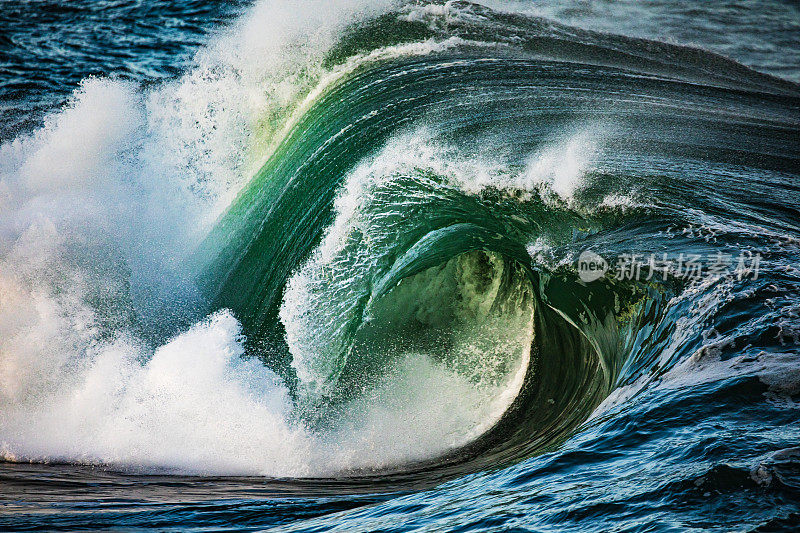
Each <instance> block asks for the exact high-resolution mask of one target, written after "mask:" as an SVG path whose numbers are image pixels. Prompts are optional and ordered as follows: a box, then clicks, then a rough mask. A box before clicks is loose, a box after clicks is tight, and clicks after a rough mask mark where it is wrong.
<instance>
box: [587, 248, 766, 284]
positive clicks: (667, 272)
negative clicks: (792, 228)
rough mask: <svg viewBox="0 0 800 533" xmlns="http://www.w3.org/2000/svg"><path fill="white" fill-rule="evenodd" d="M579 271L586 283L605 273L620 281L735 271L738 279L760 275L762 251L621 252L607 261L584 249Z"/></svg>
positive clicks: (700, 276) (688, 277)
mask: <svg viewBox="0 0 800 533" xmlns="http://www.w3.org/2000/svg"><path fill="white" fill-rule="evenodd" d="M577 267H578V275H579V276H580V278H581V280H582V281H584V282H585V283H589V282H592V281H596V280H598V279H600V278H602V277H604V276H608V277H612V278H614V279H617V280H619V281H622V280H633V281H650V280H652V279H662V280H665V279H667V278H668V277H672V278H680V279H685V280H689V281H696V280H700V279H703V278H717V277H723V276H729V275H733V276H736V278H737V279H739V280H743V279H751V280H756V279H758V273H759V268H760V267H761V254H760V253H753V252H749V251H746V252H741V253H740V254H739V255H738V256H736V257H734V256H733V255H732V254H725V253H722V252H719V251H718V252H717V253H715V254H713V255H710V256H705V257H704V256H702V255H700V254H685V253H681V254H678V255H670V254H666V253H663V254H620V255H618V256H617V257H616V259H615V260H613V261H611V262H609V261H606V260H605V259H604V258H603V257H601V256H600V255H599V254H597V253H595V252H593V251H591V250H584V251H583V252H582V253H581V255H580V256H579V257H578V263H577Z"/></svg>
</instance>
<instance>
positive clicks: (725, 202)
mask: <svg viewBox="0 0 800 533" xmlns="http://www.w3.org/2000/svg"><path fill="white" fill-rule="evenodd" d="M482 4H483V5H482ZM562 4H565V3H562ZM570 5H571V4H570ZM676 5H682V4H680V3H679V2H677V3H676ZM554 6H555V7H554ZM559 6H561V7H559ZM625 6H626V7H625V8H624V9H627V10H629V11H630V10H632V11H631V12H637V11H636V10H637V9H644V8H640V7H635V6H630V5H627V3H626V4H625ZM567 7H569V6H567ZM567 7H564V6H563V5H561V4H559V5H556V4H552V5H551V4H547V5H541V6H538V5H535V6H533V5H531V4H529V3H526V2H512V3H509V4H505V3H503V4H501V3H497V2H482V3H480V4H479V3H471V2H467V1H458V0H457V1H448V2H439V1H432V2H407V3H402V2H390V1H386V2H382V1H377V2H367V1H361V0H358V1H356V0H353V1H345V2H336V3H335V5H333V6H332V5H329V3H328V2H321V1H319V2H318V1H311V2H304V3H302V4H301V5H300V6H297V5H295V3H293V2H283V1H263V2H256V3H255V4H254V5H252V6H249V7H248V8H247V9H246V10H245V11H244V12H243V13H242V14H241V15H239V16H238V18H236V20H235V21H233V22H231V23H229V24H228V25H226V26H223V27H222V28H220V29H218V30H217V31H216V33H214V35H213V36H212V37H211V38H210V39H209V40H208V42H207V43H205V44H204V46H202V47H201V48H200V49H199V50H198V51H197V52H196V54H195V55H194V57H193V59H192V60H191V63H190V66H189V67H187V68H186V69H184V70H183V73H182V74H180V75H179V76H174V77H173V78H171V79H167V80H162V81H159V82H157V83H143V82H142V80H137V79H136V78H135V77H132V76H127V75H126V76H122V75H120V76H115V75H106V76H91V77H86V78H85V79H83V81H82V82H81V83H80V85H79V87H77V88H76V89H75V90H74V92H73V94H72V95H71V96H70V97H69V100H68V102H67V103H66V104H65V105H63V107H61V108H60V109H57V110H54V111H50V112H48V113H46V114H45V115H44V118H43V119H42V124H41V126H40V127H36V128H29V129H28V130H25V131H23V132H16V133H15V134H14V135H13V136H8V135H6V137H4V138H3V143H2V145H0V459H1V460H2V461H3V462H4V463H5V464H7V465H15V464H21V463H67V464H73V465H92V466H95V467H98V468H108V469H111V470H112V471H115V472H122V473H125V474H126V475H137V474H146V475H154V474H172V475H175V476H196V475H201V476H208V475H223V476H265V477H267V478H270V479H278V478H280V479H284V478H291V479H299V478H303V479H305V478H312V479H317V478H336V479H338V480H341V482H342V484H343V486H345V487H349V485H348V483H350V481H348V480H352V483H354V484H355V483H360V484H363V483H366V487H367V489H365V488H364V486H363V485H358V486H359V491H362V492H375V493H388V492H391V490H395V488H396V487H397V486H400V485H402V486H404V487H406V486H409V485H408V484H409V483H410V484H411V486H413V487H420V488H425V489H431V488H432V487H434V486H437V488H435V489H432V490H431V491H427V490H426V491H422V492H417V493H411V495H410V496H407V498H408V499H410V500H414V501H415V502H416V503H409V502H405V503H402V501H401V500H402V499H397V500H394V499H388V497H387V498H385V499H384V500H380V502H379V503H378V504H376V505H378V507H381V506H382V507H381V508H382V509H383V512H384V513H386V514H387V515H389V516H391V515H392V513H395V512H396V513H401V511H400V510H397V509H394V506H401V507H402V506H407V509H406V510H405V511H402V513H406V512H407V513H410V514H412V515H413V514H414V513H437V512H445V509H446V508H447V505H448V504H447V502H448V501H451V500H452V501H459V502H462V503H463V502H467V501H471V499H472V498H473V496H474V491H475V490H476V487H478V486H482V485H481V484H486V486H491V487H494V489H493V490H495V491H496V492H495V494H497V496H495V497H496V498H497V499H498V500H497V501H495V500H493V499H491V498H489V499H487V500H486V501H485V502H480V503H475V505H476V508H475V509H474V512H475V513H477V514H478V515H481V516H484V515H486V516H490V515H493V513H496V512H497V509H498V508H503V509H507V508H508V505H512V504H510V503H509V502H510V501H511V500H513V501H515V502H516V501H523V500H524V501H525V503H524V504H522V503H519V505H521V506H522V507H521V511H520V514H519V517H521V516H525V515H526V514H527V516H529V517H532V518H530V520H531V521H532V522H531V524H533V525H538V526H539V527H541V528H544V529H547V528H548V527H555V526H554V524H558V525H559V527H561V526H563V527H564V528H568V527H567V526H568V524H569V520H573V519H574V520H578V519H579V518H580V517H581V516H583V517H584V518H585V517H591V516H594V517H595V518H596V520H597V522H596V523H595V525H594V526H593V527H594V528H595V529H597V530H607V529H613V528H616V527H620V528H622V529H621V530H629V529H630V528H631V527H633V524H636V523H639V522H638V521H639V520H642V519H643V518H642V517H647V519H648V520H657V519H659V518H658V517H661V518H660V519H665V518H664V517H665V516H666V517H669V516H672V517H677V518H670V519H669V520H672V521H668V523H669V524H672V526H674V527H676V528H682V527H688V526H687V524H694V523H695V522H696V519H697V520H699V518H697V517H696V516H695V515H694V514H692V513H693V512H694V511H692V510H691V509H690V508H696V507H697V505H695V504H696V500H697V499H698V498H708V496H702V495H705V494H709V495H711V494H712V493H713V494H717V495H719V497H718V498H717V499H716V500H715V501H716V502H717V503H714V504H712V503H708V506H709V507H707V508H706V511H705V512H706V513H707V514H708V516H711V517H713V520H714V521H715V522H714V523H715V524H717V523H718V524H721V526H720V527H723V528H725V527H728V526H730V527H733V524H739V525H741V524H747V526H748V527H756V526H757V525H759V524H764V523H769V522H770V521H772V522H771V523H773V524H778V525H781V524H784V522H781V520H788V522H786V523H787V524H791V522H792V521H793V520H794V519H795V518H796V517H797V516H798V515H797V513H798V511H800V510H799V509H798V507H797V503H796V501H797V500H796V496H797V490H798V486H800V485H798V479H799V478H798V476H797V472H798V459H797V457H798V456H800V453H798V452H797V448H796V447H795V446H796V445H797V443H798V442H800V425H799V424H798V411H797V409H798V405H800V403H798V395H800V361H798V357H797V345H798V342H800V322H798V313H800V270H799V269H800V227H798V224H797V220H798V218H797V217H798V214H800V188H798V183H800V181H798V179H800V172H798V169H800V145H798V142H797V139H798V138H800V86H799V85H797V83H796V82H797V81H800V72H798V70H797V68H796V64H794V67H792V64H793V61H795V59H793V58H796V54H797V49H793V48H792V46H789V48H792V50H790V51H787V52H786V54H785V55H784V56H781V57H782V58H783V59H782V60H777V59H776V60H773V61H772V62H766V60H765V59H764V56H763V54H762V52H758V53H756V52H753V54H752V55H748V52H747V50H748V48H747V47H746V46H744V47H743V48H742V49H739V48H737V46H736V44H735V42H728V41H724V42H720V43H715V42H709V43H705V42H703V41H700V40H698V39H701V38H702V35H703V34H702V32H699V30H698V32H697V33H696V34H695V33H691V32H693V31H694V29H696V28H695V26H692V25H691V24H690V23H689V22H686V24H685V25H684V26H683V28H684V30H685V31H686V32H689V34H691V35H692V36H693V39H695V40H694V41H693V43H694V44H699V45H700V46H684V45H681V44H677V41H676V40H675V39H665V38H660V35H661V34H659V33H658V32H659V31H661V30H663V28H662V27H661V26H660V25H659V23H658V20H660V19H657V17H656V15H653V17H656V18H654V21H651V22H652V25H650V26H648V24H650V22H648V21H649V19H646V20H644V21H643V22H642V23H641V25H640V26H637V27H635V28H633V26H631V27H628V26H625V25H622V24H621V22H620V21H619V20H618V19H615V18H613V17H611V18H609V17H606V16H604V15H603V14H602V13H601V12H597V11H592V13H593V15H592V16H589V15H586V21H587V22H586V23H585V24H583V28H587V27H591V28H593V29H583V28H582V27H580V26H581V21H582V20H583V19H582V18H581V16H580V11H579V8H574V9H572V8H570V9H567ZM562 8H563V9H562ZM587 9H588V8H587ZM620 9H622V8H620ZM652 9H654V10H655V9H656V8H655V7H653V8H652ZM698 9H701V8H698ZM771 9H774V10H775V13H776V14H774V15H773V19H774V21H775V25H776V28H778V27H783V26H781V24H784V25H785V24H789V23H788V22H785V21H784V19H781V18H780V14H781V13H783V11H781V10H780V9H793V8H790V7H785V6H784V7H783V8H780V9H778V8H777V7H775V8H771ZM576 10H578V11H576ZM590 11H591V10H590ZM701 11H702V9H701ZM576 13H578V14H576ZM653 13H656V12H655V11H653ZM670 13H672V14H671V15H670V16H672V17H679V16H682V17H685V19H680V20H688V19H689V18H691V16H690V15H691V14H689V13H683V12H682V11H681V12H679V14H676V13H678V12H670ZM664 16H666V15H664ZM698 16H699V15H698ZM787 16H788V17H789V20H792V19H791V17H792V16H793V15H787ZM555 19H560V20H561V21H562V22H557V21H556V20H555ZM626 20H631V19H630V18H628V19H626ZM670 20H671V21H672V23H674V24H675V26H676V27H678V26H681V23H680V21H677V22H676V20H677V19H676V20H673V19H670ZM781 21H784V22H781ZM794 22H795V23H796V22H797V21H796V20H795V21H794ZM765 24H766V23H765ZM670 27H671V26H670ZM765 27H768V26H765ZM634 30H635V31H634ZM731 31H733V30H731ZM736 31H739V30H736ZM741 31H742V33H741V35H740V34H736V35H740V37H739V38H740V39H744V38H745V35H749V34H746V32H745V31H744V30H741ZM765 31H766V30H765ZM774 31H775V32H778V31H779V30H778V29H775V30H774ZM622 34H627V36H626V35H622ZM748 38H749V37H748ZM754 38H755V37H754ZM787 39H788V37H787ZM667 41H669V42H667ZM736 42H738V41H736ZM715 46H716V48H715ZM704 48H708V49H710V50H715V51H709V50H706V49H704ZM753 49H754V50H755V49H756V48H753ZM720 54H726V55H729V56H732V57H733V58H734V59H735V60H734V59H729V58H728V57H725V55H720ZM792 54H794V55H792ZM770 57H771V58H772V57H773V56H771V55H770ZM745 65H747V66H745ZM793 68H794V70H792V69H793ZM587 258H588V259H587ZM587 265H588V266H587ZM586 268H591V269H592V271H591V272H588V274H587V270H586ZM595 268H598V269H600V270H599V271H597V272H595V270H594V269H595ZM0 466H2V464H0ZM179 479H183V477H180V478H179ZM356 480H358V481H356ZM365 480H366V481H365ZM444 482H446V483H445V484H444V485H440V484H441V483H444ZM308 483H313V482H312V481H309V482H308ZM370 483H374V484H375V485H374V490H369V487H370V486H371V485H370ZM609 484H611V485H613V488H612V489H608V488H607V487H608V485H609ZM578 485H581V487H583V488H580V489H579V488H578ZM308 487H311V485H308ZM353 487H355V485H353ZM350 488H352V487H350ZM309 490H310V489H309ZM348 490H349V489H348ZM609 491H610V492H609ZM578 492H580V494H578ZM534 493H535V494H534ZM514 495H519V497H520V498H521V499H520V500H517V499H516V496H514ZM426 498H427V499H426ZM503 498H510V500H504V499H503ZM537 498H539V499H538V500H537ZM687 502H689V503H691V505H689V504H688V503H687ZM692 502H694V503H692ZM372 503H374V502H372ZM684 504H687V505H684ZM358 505H361V504H358ZM514 505H517V504H514ZM698 505H699V504H698ZM356 506H357V504H356V503H352V504H348V507H347V508H350V507H356ZM415 506H416V507H415ZM732 507H736V508H737V509H738V510H735V511H734V510H731V508H732ZM612 508H613V509H615V510H616V511H615V512H616V513H618V514H617V515H616V517H615V515H614V513H611V512H610V509H612ZM675 508H681V509H684V510H683V511H681V513H684V512H685V515H682V514H680V513H677V512H676V511H675ZM415 509H416V510H415ZM343 510H344V508H343ZM459 512H460V513H462V514H458V513H456V512H455V511H454V513H456V514H455V515H454V516H455V517H454V518H453V520H455V522H454V523H457V524H463V525H468V524H469V523H470V518H469V516H468V514H469V513H467V511H463V512H461V511H459ZM626 513H627V514H626ZM670 513H676V514H670ZM346 516H347V515H346V514H345V519H346ZM381 516H382V515H381V514H380V513H376V514H375V515H374V516H361V517H360V520H361V521H360V522H359V525H358V527H359V528H363V529H364V530H377V529H380V527H383V525H384V522H382V519H381V518H380V517H381ZM786 517H789V518H786ZM792 517H795V518H792ZM325 520H326V519H325V518H319V519H318V521H317V522H315V523H309V525H308V526H309V527H312V526H314V525H316V527H324V526H326V524H327V525H330V524H328V523H327V522H325ZM665 520H666V519H665ZM276 523H277V522H276ZM575 523H576V524H580V522H575ZM665 523H667V522H665ZM696 523H697V524H700V522H696ZM498 524H499V523H498ZM0 525H2V522H0ZM260 525H262V526H264V524H260ZM573 525H575V524H573ZM672 526H670V527H672ZM498 527H499V525H498ZM575 527H577V526H575ZM665 527H666V526H665ZM698 527H700V526H698ZM626 528H628V529H626ZM590 529H591V528H590Z"/></svg>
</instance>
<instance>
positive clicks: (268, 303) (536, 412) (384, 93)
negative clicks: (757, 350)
mask: <svg viewBox="0 0 800 533" xmlns="http://www.w3.org/2000/svg"><path fill="white" fill-rule="evenodd" d="M448 5H449V6H450V7H449V9H450V12H449V14H448V15H437V14H436V13H437V11H435V10H428V11H424V10H423V14H424V16H418V17H409V12H408V9H401V10H400V11H397V12H392V13H389V14H386V15H383V16H381V17H379V18H377V19H375V20H373V21H372V22H371V23H369V24H365V25H361V26H359V27H357V28H353V29H351V30H350V31H349V32H347V33H346V34H345V36H344V37H342V38H341V40H340V42H339V44H338V45H337V46H336V47H334V48H333V49H332V51H331V52H330V53H329V55H328V57H327V58H326V59H325V63H324V68H326V69H328V70H329V71H331V72H340V74H339V75H338V76H337V77H336V78H335V80H334V81H332V82H329V83H328V84H327V85H326V86H325V87H324V90H322V91H321V92H320V93H319V94H318V95H317V96H314V97H313V98H312V99H311V101H310V102H309V105H307V106H306V107H303V108H299V110H298V111H297V112H296V116H295V117H294V119H292V122H291V124H292V126H291V127H290V129H289V130H288V132H287V133H286V135H285V137H283V138H282V139H281V140H280V142H279V143H278V144H277V145H276V148H275V149H274V150H273V151H272V152H271V155H270V156H269V158H268V159H267V161H266V162H265V164H264V165H263V167H262V168H261V169H260V170H259V171H258V172H257V173H256V174H255V176H253V178H252V180H251V182H250V183H249V184H248V185H247V186H246V188H245V189H244V190H243V191H242V193H241V194H240V195H239V197H238V198H237V200H236V201H235V202H234V203H233V204H232V206H231V207H230V209H229V210H228V212H227V213H226V214H225V215H224V216H223V217H222V219H221V220H220V221H219V222H218V224H217V226H216V227H215V229H214V230H213V231H212V233H211V235H210V236H209V237H208V239H207V241H206V243H205V244H204V246H203V247H202V248H201V250H200V251H199V252H198V253H197V255H196V257H197V258H199V259H198V261H199V262H200V263H201V264H202V268H201V270H202V275H201V276H200V280H201V285H202V286H203V287H204V290H205V291H206V294H207V295H208V299H209V301H210V302H211V304H210V307H212V308H214V309H216V308H230V309H232V310H233V311H234V313H235V315H236V316H237V318H239V319H240V321H241V322H242V324H243V327H244V332H245V334H246V336H247V339H248V350H249V352H250V353H251V354H253V355H256V356H258V357H260V358H261V359H262V360H263V361H264V362H265V363H266V364H268V365H269V366H270V367H271V368H273V369H274V370H275V371H277V372H278V373H279V374H281V375H282V376H283V377H284V378H285V379H287V380H288V381H290V382H291V383H293V384H294V385H293V393H294V395H295V396H296V398H297V400H298V401H299V404H300V405H301V412H302V415H301V416H303V417H304V418H305V419H307V420H309V421H312V422H313V423H316V424H321V425H327V426H331V425H335V424H336V420H337V417H339V416H340V414H341V411H342V409H350V408H352V406H353V405H358V402H359V401H364V398H368V397H370V395H377V394H379V392H378V391H379V390H380V389H381V387H382V386H383V385H385V384H386V383H387V379H389V381H390V382H391V383H401V384H402V383H406V384H407V383H408V382H412V383H413V382H415V381H416V382H418V383H424V384H425V386H426V387H427V386H435V383H433V384H431V382H430V376H431V375H433V374H430V373H427V374H426V372H427V370H425V369H426V368H428V369H429V368H431V367H435V368H438V369H444V370H443V371H444V372H446V373H447V375H454V376H457V377H458V378H459V379H460V381H459V383H462V384H466V385H464V386H465V387H466V388H468V389H470V390H472V392H474V397H470V398H471V399H470V400H469V401H474V402H475V405H476V407H475V410H476V412H479V415H477V416H476V417H475V418H474V419H469V420H467V421H466V422H465V424H464V425H463V428H466V429H464V430H463V431H462V432H461V433H459V434H458V435H455V436H453V442H454V443H455V444H457V445H458V446H455V444H454V446H455V447H457V448H458V450H459V452H458V453H457V454H455V456H454V459H453V461H456V462H459V461H463V460H464V459H465V458H470V460H472V461H474V462H475V464H484V463H485V464H495V465H496V464H498V463H499V462H502V461H504V460H516V459H519V458H521V457H526V456H528V455H530V454H532V453H537V452H539V451H541V450H544V449H547V447H548V446H552V445H553V444H554V443H557V442H559V441H560V440H562V439H564V438H565V437H566V436H568V435H569V434H570V433H571V432H573V431H574V430H575V429H576V428H577V427H578V426H579V425H580V424H581V423H582V422H583V421H584V420H586V418H587V417H588V416H589V414H590V413H591V412H592V411H593V410H594V408H595V407H596V406H597V405H598V404H599V403H600V402H601V401H602V400H603V399H604V398H605V397H606V395H607V394H608V393H609V391H610V390H612V388H614V387H616V386H617V385H619V384H620V383H621V382H622V381H624V380H628V381H631V380H634V379H639V378H642V377H643V376H645V377H646V376H657V375H658V374H659V372H661V371H663V369H664V368H668V366H669V365H670V364H671V362H670V360H669V355H668V353H669V351H668V350H666V351H665V349H666V348H667V346H666V345H665V343H666V342H667V340H666V339H668V338H670V336H671V333H673V332H674V330H675V328H676V323H677V321H678V318H679V317H680V316H681V314H682V313H683V312H684V309H685V308H686V307H685V306H682V305H683V304H680V303H678V304H676V303H675V302H676V301H678V300H680V299H681V298H683V296H681V295H682V294H684V293H683V291H684V289H685V283H684V282H683V281H682V280H681V279H680V278H679V277H677V276H658V275H656V276H653V275H651V276H643V277H642V278H640V279H639V280H638V281H636V280H626V279H620V280H617V279H615V278H614V277H612V276H607V277H605V278H603V279H601V280H597V281H592V282H585V281H582V280H581V279H580V277H579V275H578V272H577V271H576V269H575V260H576V258H577V257H578V255H579V254H580V253H581V252H582V251H584V250H587V249H591V250H593V251H595V252H596V253H598V254H600V255H601V256H603V257H614V256H617V255H619V254H623V253H628V254H630V253H639V254H642V255H646V254H648V253H656V252H658V253H660V252H664V251H666V250H669V251H670V252H671V253H673V252H674V253H675V254H678V253H687V254H688V253H703V254H710V253H712V252H714V251H717V250H722V249H725V247H726V246H727V244H726V240H725V239H726V237H724V236H721V237H719V238H718V239H716V240H715V241H703V240H700V239H697V238H696V237H695V236H691V235H688V234H686V232H680V231H671V230H670V228H686V227H690V226H697V225H702V224H708V223H709V221H710V220H712V219H713V220H715V221H718V223H719V224H721V225H722V226H724V225H725V224H726V221H728V220H732V219H734V218H739V219H741V218H742V213H743V212H751V208H750V207H749V206H748V201H749V198H748V194H747V193H743V192H742V190H743V189H742V186H738V187H737V186H732V185H731V184H735V183H737V180H744V177H743V176H746V175H747V174H748V173H749V174H752V173H758V174H759V175H762V176H763V177H764V180H765V181H767V182H769V181H770V180H771V181H773V182H775V181H780V180H781V179H782V178H781V176H783V175H785V173H787V172H789V173H791V172H793V170H796V169H797V162H798V157H799V156H800V153H798V148H797V144H796V142H795V141H793V140H792V139H796V138H797V137H796V134H797V124H798V123H799V117H800V115H798V102H800V101H799V100H798V97H797V94H798V90H797V87H795V86H794V85H792V84H789V83H788V82H783V81H779V80H775V79H772V78H769V77H767V76H764V75H761V74H757V73H755V72H752V71H749V70H748V69H746V68H744V67H741V66H739V65H737V64H735V63H732V62H730V61H728V60H725V59H723V58H721V57H718V56H715V55H713V54H710V53H705V52H700V51H698V50H694V49H686V48H680V47H673V46H668V45H664V44H656V43H651V42H646V41H641V40H634V39H626V38H622V37H611V36H607V35H601V34H594V33H591V32H583V31H578V30H574V29H571V28H566V27H562V26H558V25H555V24H553V23H547V22H544V21H542V20H538V19H531V18H525V17H522V16H518V15H507V14H500V13H495V12H492V11H490V10H488V9H486V8H479V7H477V6H474V5H471V4H468V3H463V2H456V3H450V4H448ZM337 69H338V70H337ZM742 169H746V171H747V172H744V171H743V170H742ZM748 210H750V211H748ZM748 217H749V215H748ZM748 217H745V220H752V217H749V218H748ZM755 222H756V221H754V222H753V223H754V225H755ZM783 223H784V222H783V221H780V220H778V221H776V220H772V219H764V220H760V221H758V224H761V226H764V225H766V226H769V225H770V224H776V225H778V226H779V225H780V224H783ZM740 231H741V232H743V233H745V234H749V233H748V232H753V234H754V235H755V232H756V231H757V230H755V229H753V228H749V227H745V226H742V228H740ZM740 237H741V234H738V236H737V238H740ZM731 238H732V237H731ZM764 275H766V276H769V275H770V274H769V272H767V273H766V274H764ZM711 290H714V289H713V287H710V286H709V287H706V288H703V289H699V292H696V293H695V294H694V296H692V297H691V298H700V297H702V295H703V291H711ZM676 298H677V300H676ZM687 305H688V304H687ZM665 353H666V354H667V355H664V354H665ZM420 361H423V362H424V364H423V363H420ZM426 365H427V366H426ZM387 376H390V377H391V379H390V378H389V377H387ZM392 379H396V380H395V381H391V380H392ZM426 380H428V381H426ZM448 383H449V382H448ZM398 386H399V385H398ZM441 386H442V387H444V386H448V385H447V384H446V383H444V382H442V383H441ZM413 394H416V395H419V394H420V392H419V391H416V392H414V393H413ZM381 401H388V400H385V399H381ZM430 401H432V402H436V394H433V395H432V396H431V400H430ZM465 401H467V400H465ZM487 450H490V452H489V451H487ZM439 464H440V465H444V464H450V463H448V461H447V460H441V461H440V462H439Z"/></svg>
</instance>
